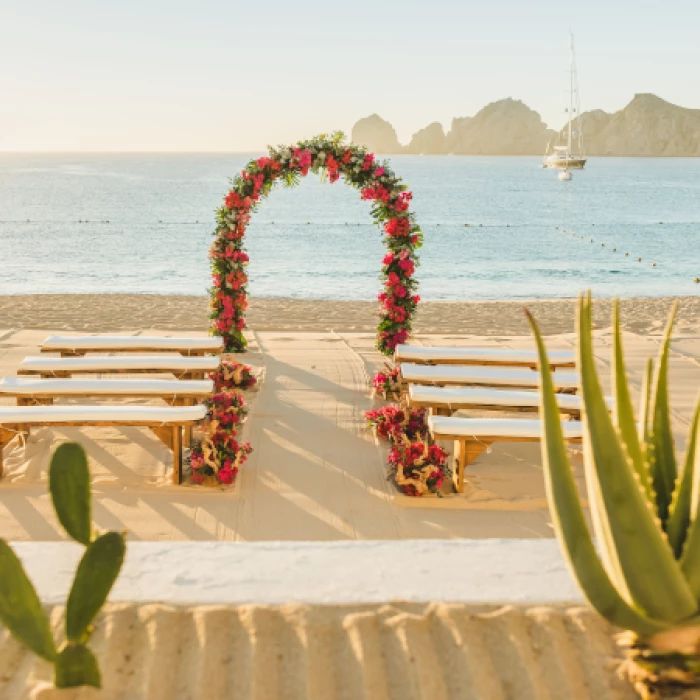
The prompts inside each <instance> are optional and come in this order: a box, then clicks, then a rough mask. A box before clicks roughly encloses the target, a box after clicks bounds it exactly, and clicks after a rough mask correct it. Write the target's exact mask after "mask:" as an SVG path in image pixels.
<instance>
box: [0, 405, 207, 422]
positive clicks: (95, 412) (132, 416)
mask: <svg viewBox="0 0 700 700" xmlns="http://www.w3.org/2000/svg"><path fill="white" fill-rule="evenodd" d="M206 415H207V408H206V406H202V405H201V404H200V405H198V406H0V425H10V424H13V423H27V424H38V423H44V424H47V425H48V424H51V423H86V424H89V423H99V422H104V423H110V422H112V423H125V424H128V423H154V424H158V423H164V424H167V423H183V422H189V421H199V420H202V419H203V418H204V417H205V416H206Z"/></svg>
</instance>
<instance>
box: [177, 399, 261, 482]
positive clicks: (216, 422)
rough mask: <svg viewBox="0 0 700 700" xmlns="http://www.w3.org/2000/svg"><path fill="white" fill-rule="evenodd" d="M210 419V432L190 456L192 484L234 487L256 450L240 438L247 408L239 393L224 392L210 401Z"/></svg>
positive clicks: (193, 446)
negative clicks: (242, 468)
mask: <svg viewBox="0 0 700 700" xmlns="http://www.w3.org/2000/svg"><path fill="white" fill-rule="evenodd" d="M206 406H207V408H208V409H209V419H208V421H207V424H206V433H205V436H204V437H203V438H202V439H201V440H197V441H196V442H195V443H193V445H192V448H191V450H190V454H189V462H190V467H191V468H192V481H193V482H194V483H195V484H201V483H204V482H206V481H209V482H215V483H219V484H224V485H228V484H232V483H233V481H234V479H235V478H236V475H237V474H238V471H239V469H240V467H241V465H242V464H243V463H244V462H245V461H246V459H247V458H248V455H249V454H250V453H251V452H252V451H253V449H252V447H251V446H250V444H249V443H247V442H246V443H239V442H238V440H237V439H236V436H237V434H238V429H239V427H240V425H241V423H242V422H243V420H244V418H245V416H246V414H247V412H248V411H247V409H246V407H245V401H244V399H243V396H242V395H241V394H239V393H238V392H227V391H224V392H220V393H217V394H214V395H213V396H212V398H211V399H208V400H207V401H206Z"/></svg>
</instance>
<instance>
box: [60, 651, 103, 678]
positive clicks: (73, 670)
mask: <svg viewBox="0 0 700 700" xmlns="http://www.w3.org/2000/svg"><path fill="white" fill-rule="evenodd" d="M55 682H56V687H57V688H76V687H78V686H81V685H90V686H92V687H93V688H101V687H102V677H101V676H100V669H99V666H98V665H97V659H96V658H95V655H94V654H93V653H92V652H91V651H90V649H89V648H88V647H86V646H85V645H84V644H70V643H69V644H66V646H64V647H63V649H61V653H60V654H59V655H58V658H57V659H56V673H55Z"/></svg>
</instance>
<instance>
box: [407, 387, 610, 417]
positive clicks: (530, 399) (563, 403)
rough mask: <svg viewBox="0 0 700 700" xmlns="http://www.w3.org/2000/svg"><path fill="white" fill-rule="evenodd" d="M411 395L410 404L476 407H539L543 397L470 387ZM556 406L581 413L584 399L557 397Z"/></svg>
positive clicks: (416, 390)
mask: <svg viewBox="0 0 700 700" xmlns="http://www.w3.org/2000/svg"><path fill="white" fill-rule="evenodd" d="M408 396H409V398H410V400H411V401H416V402H421V403H429V404H433V405H435V406H449V405H470V404H471V405H473V406H503V407H516V408H519V407H526V408H529V407H539V405H540V394H539V392H537V391H517V390H512V389H489V388H486V387H479V386H475V387H471V386H423V385H421V384H410V385H409V387H408ZM556 400H557V404H559V407H560V408H563V409H570V410H574V411H580V410H581V407H582V406H583V400H582V399H581V397H580V396H574V395H571V394H557V395H556ZM605 401H606V402H607V404H608V407H609V408H612V407H613V405H614V399H613V398H612V397H610V396H607V397H606V398H605Z"/></svg>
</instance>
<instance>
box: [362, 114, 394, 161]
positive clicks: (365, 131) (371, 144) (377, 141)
mask: <svg viewBox="0 0 700 700" xmlns="http://www.w3.org/2000/svg"><path fill="white" fill-rule="evenodd" d="M352 142H353V143H354V144H357V145H358V146H365V147H366V148H368V149H369V150H370V151H372V152H373V153H401V151H402V150H403V148H402V147H401V144H400V143H399V139H398V136H397V135H396V131H394V127H393V126H392V125H391V124H389V122H387V121H385V120H384V119H382V118H381V117H380V116H379V115H378V114H372V115H371V116H369V117H365V118H364V119H360V121H358V122H357V123H356V124H355V126H353V127H352Z"/></svg>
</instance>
